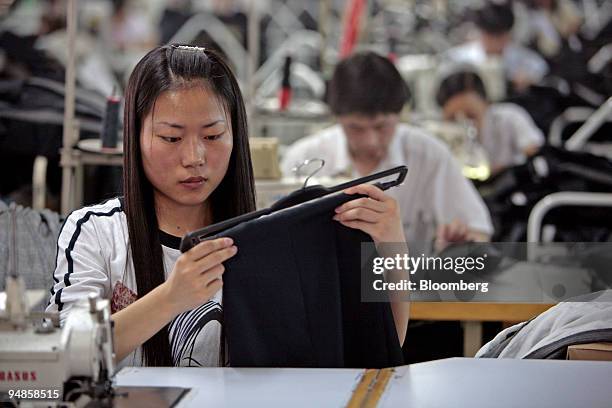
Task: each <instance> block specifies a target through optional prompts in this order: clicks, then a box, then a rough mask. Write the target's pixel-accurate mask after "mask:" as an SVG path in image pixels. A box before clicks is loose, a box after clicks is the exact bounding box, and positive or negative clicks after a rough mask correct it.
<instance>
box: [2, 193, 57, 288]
mask: <svg viewBox="0 0 612 408" xmlns="http://www.w3.org/2000/svg"><path fill="white" fill-rule="evenodd" d="M13 225H14V227H13ZM59 229H60V217H59V214H57V213H55V212H53V211H50V210H41V211H39V210H33V209H31V208H28V207H22V206H19V205H15V204H14V203H11V204H10V205H7V204H6V203H4V202H3V201H2V200H0V291H3V290H4V285H5V281H6V277H7V275H8V274H9V273H10V269H11V268H12V267H13V266H11V263H12V262H14V264H13V265H14V267H15V268H16V270H17V273H18V274H19V275H20V276H21V277H22V278H23V279H24V281H25V284H26V288H27V289H45V290H46V289H48V288H50V287H52V286H53V284H52V278H53V269H54V267H55V256H56V247H57V246H56V244H57V236H58V234H59ZM13 247H14V252H13V254H14V255H16V256H15V257H14V258H13V254H11V251H12V248H13ZM13 259H14V261H13Z"/></svg>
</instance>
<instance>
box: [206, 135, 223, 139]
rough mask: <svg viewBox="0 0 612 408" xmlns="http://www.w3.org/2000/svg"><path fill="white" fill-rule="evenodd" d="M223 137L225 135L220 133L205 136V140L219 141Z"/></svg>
mask: <svg viewBox="0 0 612 408" xmlns="http://www.w3.org/2000/svg"><path fill="white" fill-rule="evenodd" d="M221 136H223V133H219V134H218V135H209V136H204V139H206V140H217V139H219V138H220V137H221Z"/></svg>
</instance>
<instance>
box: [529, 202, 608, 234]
mask: <svg viewBox="0 0 612 408" xmlns="http://www.w3.org/2000/svg"><path fill="white" fill-rule="evenodd" d="M566 206H568V207H571V206H589V207H612V193H587V192H580V191H565V192H559V193H552V194H549V195H547V196H546V197H544V198H542V199H541V200H540V201H538V202H537V204H536V205H535V206H534V207H533V209H532V210H531V213H530V214H529V219H528V221H527V242H529V243H538V242H540V234H541V232H542V221H543V220H544V217H545V216H546V214H547V213H548V212H549V211H550V210H552V209H554V208H557V207H566Z"/></svg>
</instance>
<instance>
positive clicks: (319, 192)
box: [180, 166, 408, 252]
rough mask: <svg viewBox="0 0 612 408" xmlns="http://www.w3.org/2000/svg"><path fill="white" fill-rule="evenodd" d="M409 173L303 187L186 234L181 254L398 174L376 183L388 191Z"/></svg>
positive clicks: (397, 169) (390, 172)
mask: <svg viewBox="0 0 612 408" xmlns="http://www.w3.org/2000/svg"><path fill="white" fill-rule="evenodd" d="M407 173H408V167H406V166H398V167H394V168H392V169H389V170H385V171H381V172H379V173H375V174H371V175H369V176H365V177H361V178H358V179H355V180H351V181H349V182H346V183H342V184H338V185H337V186H333V187H324V186H321V185H314V186H308V187H302V188H301V189H299V190H295V191H293V192H292V193H290V194H289V195H288V196H286V197H284V198H282V199H280V200H278V201H277V202H276V203H274V204H272V205H271V206H270V207H268V208H264V209H261V210H258V211H254V212H250V213H248V214H242V215H239V216H237V217H234V218H230V219H229V220H225V221H221V222H218V223H216V224H213V225H209V226H208V227H204V228H202V229H199V230H197V231H193V232H190V233H188V234H186V235H185V236H184V237H183V239H182V240H181V246H180V249H181V252H186V251H188V250H189V249H191V248H192V247H194V246H196V245H197V244H199V243H200V242H202V241H204V240H206V239H207V238H208V237H210V236H211V235H213V234H216V233H218V232H221V231H224V230H226V229H229V228H232V227H234V226H236V225H238V224H241V223H243V222H246V221H250V220H253V219H255V218H259V217H261V216H263V215H268V214H271V213H273V212H276V211H279V210H282V209H284V208H289V207H293V206H294V205H297V204H302V203H305V202H307V201H310V200H314V199H315V198H320V197H324V196H326V195H330V194H333V193H337V192H339V191H343V190H346V189H347V188H350V187H354V186H358V185H360V184H365V183H368V182H370V181H374V180H378V179H381V178H384V177H388V176H391V175H393V174H398V176H397V179H395V180H392V181H387V182H379V183H374V185H375V186H376V187H378V188H380V189H381V190H383V191H384V190H387V189H389V188H391V187H394V186H397V185H399V184H402V183H403V182H404V179H405V178H406V174H407Z"/></svg>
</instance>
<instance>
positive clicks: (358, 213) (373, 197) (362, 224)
mask: <svg viewBox="0 0 612 408" xmlns="http://www.w3.org/2000/svg"><path fill="white" fill-rule="evenodd" d="M344 193H345V194H363V195H366V196H367V197H362V198H358V199H355V200H351V201H348V202H346V203H344V204H342V205H341V206H339V207H337V208H336V215H335V216H334V220H336V221H338V222H340V223H341V224H342V225H344V226H346V227H349V228H355V229H358V230H361V231H363V232H365V233H366V234H368V235H369V236H370V237H372V240H373V241H374V243H376V244H377V245H378V244H380V243H383V242H406V238H405V236H404V229H403V227H402V221H401V217H400V211H399V205H398V203H397V201H396V200H395V199H394V198H392V197H390V196H388V195H387V194H385V193H384V192H383V191H382V190H381V189H379V188H378V187H376V186H374V185H371V184H361V185H359V186H355V187H351V188H348V189H346V190H344Z"/></svg>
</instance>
